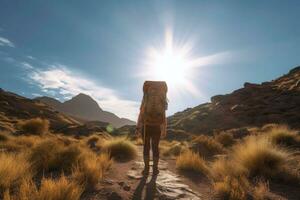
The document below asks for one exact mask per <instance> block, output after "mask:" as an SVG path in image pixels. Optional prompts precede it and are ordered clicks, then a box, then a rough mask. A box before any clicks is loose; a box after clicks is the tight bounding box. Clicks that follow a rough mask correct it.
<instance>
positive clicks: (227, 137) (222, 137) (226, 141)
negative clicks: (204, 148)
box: [214, 132, 235, 147]
mask: <svg viewBox="0 0 300 200" xmlns="http://www.w3.org/2000/svg"><path fill="white" fill-rule="evenodd" d="M214 138H215V140H216V141H217V142H219V143H220V144H222V145H223V146H224V147H229V146H232V145H233V144H234V142H235V141H234V138H233V135H232V134H231V133H229V132H221V133H219V134H216V135H215V136H214Z"/></svg>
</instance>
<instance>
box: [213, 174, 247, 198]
mask: <svg viewBox="0 0 300 200" xmlns="http://www.w3.org/2000/svg"><path fill="white" fill-rule="evenodd" d="M213 188H214V191H215V192H216V196H217V197H218V198H219V199H222V200H244V199H247V195H248V190H249V188H250V185H249V182H248V180H247V179H246V178H245V177H238V178H235V177H229V176H228V177H226V178H225V179H224V180H223V181H218V182H215V183H214V184H213Z"/></svg>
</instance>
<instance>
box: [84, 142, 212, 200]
mask: <svg viewBox="0 0 300 200" xmlns="http://www.w3.org/2000/svg"><path fill="white" fill-rule="evenodd" d="M150 164H152V162H150ZM174 164H175V162H174V160H173V161H172V160H167V159H164V158H162V159H161V160H160V162H159V170H160V173H159V175H157V176H153V175H152V171H151V170H152V167H151V168H150V173H149V175H148V176H146V177H145V176H142V174H141V172H142V170H143V168H144V164H143V158H142V149H141V147H139V149H138V157H137V159H136V160H134V161H131V162H128V163H115V164H114V165H113V167H112V169H111V170H110V172H109V174H108V175H107V177H106V178H105V180H103V182H102V183H101V187H100V188H99V190H98V192H96V193H97V195H96V197H95V196H94V198H87V199H108V200H121V199H134V200H139V199H146V200H152V199H155V200H156V199H157V200H171V199H179V200H183V199H184V200H188V199H190V200H207V199H209V198H207V196H209V195H207V194H208V193H209V192H210V191H209V190H210V187H209V182H208V181H205V180H202V181H199V182H194V181H192V180H191V179H189V178H186V177H184V176H182V175H179V174H177V172H176V170H175V167H174ZM197 180H200V179H197ZM202 192H203V193H202Z"/></svg>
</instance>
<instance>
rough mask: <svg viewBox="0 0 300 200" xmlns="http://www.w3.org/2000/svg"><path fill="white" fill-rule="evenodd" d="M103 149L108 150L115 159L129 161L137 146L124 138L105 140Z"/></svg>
mask: <svg viewBox="0 0 300 200" xmlns="http://www.w3.org/2000/svg"><path fill="white" fill-rule="evenodd" d="M103 151H105V152H108V153H109V154H110V156H111V157H112V158H114V159H115V160H117V161H122V162H124V161H129V160H132V159H134V158H135V157H136V156H137V147H136V146H135V145H134V144H133V143H132V142H131V141H130V140H128V139H126V138H112V139H109V140H105V141H104V143H103Z"/></svg>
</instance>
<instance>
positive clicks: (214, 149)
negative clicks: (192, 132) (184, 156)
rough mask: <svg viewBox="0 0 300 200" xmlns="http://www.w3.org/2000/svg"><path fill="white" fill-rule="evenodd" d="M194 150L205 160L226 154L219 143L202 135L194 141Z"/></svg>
mask: <svg viewBox="0 0 300 200" xmlns="http://www.w3.org/2000/svg"><path fill="white" fill-rule="evenodd" d="M192 149H193V150H194V151H195V152H197V153H199V154H200V155H201V156H203V157H204V158H211V157H212V156H214V155H218V154H223V153H225V150H224V148H223V146H222V145H221V144H220V143H219V142H217V141H216V140H214V139H213V138H212V137H209V136H205V135H200V136H198V137H197V138H195V139H194V140H193V141H192Z"/></svg>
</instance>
